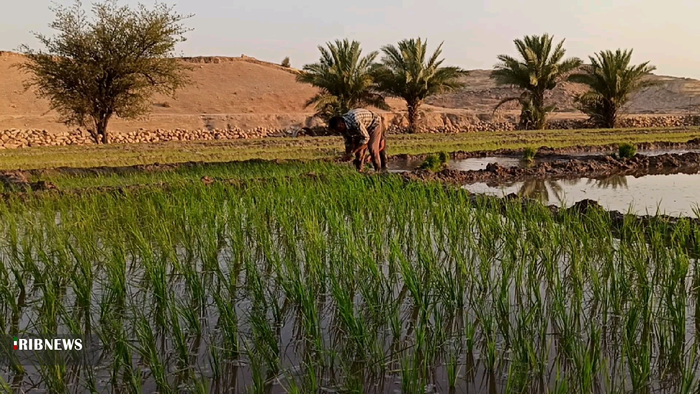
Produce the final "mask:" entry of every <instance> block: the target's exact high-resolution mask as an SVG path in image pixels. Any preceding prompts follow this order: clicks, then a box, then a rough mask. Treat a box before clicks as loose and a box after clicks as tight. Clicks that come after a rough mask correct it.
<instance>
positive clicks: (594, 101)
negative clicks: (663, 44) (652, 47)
mask: <svg viewBox="0 0 700 394" xmlns="http://www.w3.org/2000/svg"><path fill="white" fill-rule="evenodd" d="M589 59H590V61H591V64H590V65H586V66H583V68H582V70H581V71H582V72H579V73H575V74H572V75H570V76H569V81H572V82H578V83H582V84H585V85H588V87H589V88H590V90H589V91H588V92H586V93H584V94H582V95H580V96H577V97H576V103H577V106H578V108H579V109H580V110H581V111H582V112H584V113H585V114H587V115H588V116H589V117H590V119H591V120H592V121H593V123H594V124H595V125H596V126H598V127H607V128H612V127H615V125H616V123H617V119H618V116H619V114H620V112H621V109H622V107H623V106H624V105H625V104H626V103H627V102H628V101H629V98H630V95H631V94H632V93H634V92H635V91H638V90H639V89H642V88H644V87H648V86H651V85H653V84H654V83H653V81H651V80H649V79H648V78H647V77H648V76H649V74H651V72H652V71H654V70H656V67H654V66H651V65H649V62H644V63H642V64H638V65H636V66H633V65H630V60H631V59H632V50H625V51H622V50H620V49H618V50H617V51H615V52H613V51H601V52H600V53H597V54H595V55H594V56H589Z"/></svg>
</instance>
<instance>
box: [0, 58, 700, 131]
mask: <svg viewBox="0 0 700 394" xmlns="http://www.w3.org/2000/svg"><path fill="white" fill-rule="evenodd" d="M22 59H23V57H22V55H20V54H16V53H11V52H0V129H7V128H38V129H47V130H65V127H64V126H62V125H60V124H58V123H57V117H56V114H55V113H53V112H51V111H49V107H48V103H47V102H46V101H45V100H42V99H38V98H37V97H36V96H35V95H34V93H33V92H32V91H31V90H29V91H25V90H24V88H23V82H24V81H25V79H26V75H24V74H23V73H22V72H21V71H20V70H18V69H17V68H16V67H14V66H15V65H16V64H18V63H19V62H21V61H22ZM182 61H184V62H186V63H187V64H188V65H189V66H191V71H189V75H190V78H191V80H192V84H191V85H190V86H187V87H185V88H183V89H182V90H180V91H179V92H178V93H177V95H176V97H175V98H171V97H166V96H155V97H154V98H153V101H152V103H151V104H152V109H153V111H152V114H151V115H150V116H149V117H147V118H145V119H140V120H136V121H121V120H116V121H114V122H113V130H115V131H131V130H135V129H138V128H166V129H174V128H182V129H196V128H209V129H212V128H226V127H233V126H236V127H241V128H244V129H245V128H254V127H287V126H298V125H302V124H303V123H304V122H305V120H306V119H307V118H308V117H309V116H310V115H311V114H312V112H313V108H307V107H305V106H304V104H305V102H306V101H307V100H308V99H309V98H310V97H312V96H313V95H314V94H316V92H317V91H316V89H315V88H313V87H311V86H308V85H305V84H300V83H298V82H296V79H295V77H296V74H297V73H298V71H297V70H294V69H287V68H283V67H281V66H279V65H276V64H272V63H267V62H263V61H259V60H256V59H254V58H251V57H244V56H242V57H235V58H233V57H198V58H183V59H182ZM653 78H654V79H655V80H657V81H658V82H659V85H658V86H655V87H652V88H649V89H646V90H645V91H643V92H640V93H638V94H636V95H635V97H634V98H633V100H632V102H631V103H630V105H629V111H630V112H631V113H639V114H649V113H654V114H685V113H688V112H689V111H690V110H691V108H692V109H693V110H696V109H697V107H698V105H700V98H698V96H700V81H697V80H693V79H689V78H675V77H666V76H654V77H653ZM465 82H466V87H465V88H464V89H462V90H460V91H459V92H455V93H452V94H445V95H441V96H437V97H433V98H431V99H429V100H428V102H427V104H428V105H427V106H426V109H427V110H428V111H432V112H454V113H472V114H475V113H476V114H478V113H491V111H492V109H493V107H494V105H495V104H496V103H498V101H500V100H501V99H502V98H504V97H509V96H513V95H516V94H517V93H518V91H517V90H516V89H513V88H509V87H497V86H495V84H494V83H493V81H491V80H490V79H489V71H488V70H473V71H471V73H470V75H469V76H467V77H466V78H465ZM582 91H584V88H583V87H582V86H580V85H577V84H572V83H562V84H561V85H560V86H559V87H557V89H555V90H554V91H553V92H552V93H551V94H550V99H551V100H552V101H553V102H554V103H555V104H556V105H557V107H558V111H559V112H560V113H559V114H557V116H556V117H558V118H561V117H580V116H581V114H580V113H576V112H575V109H574V106H573V98H574V96H575V95H576V94H578V93H581V92H582ZM390 104H391V105H392V107H393V108H394V109H395V110H398V111H401V110H403V105H402V102H401V101H400V100H393V99H392V100H390ZM504 109H505V110H506V111H508V112H511V113H517V111H514V110H515V109H516V107H515V105H512V106H510V107H506V108H504Z"/></svg>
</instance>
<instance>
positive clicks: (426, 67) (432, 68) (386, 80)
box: [373, 38, 467, 133]
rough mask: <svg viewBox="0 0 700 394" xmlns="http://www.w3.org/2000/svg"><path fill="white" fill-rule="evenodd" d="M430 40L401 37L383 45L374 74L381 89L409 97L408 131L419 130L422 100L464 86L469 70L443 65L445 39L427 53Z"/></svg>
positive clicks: (407, 101) (407, 105)
mask: <svg viewBox="0 0 700 394" xmlns="http://www.w3.org/2000/svg"><path fill="white" fill-rule="evenodd" d="M427 49H428V41H427V40H425V41H422V40H421V39H420V38H418V39H410V40H402V41H399V43H398V45H397V46H394V45H387V46H385V47H383V48H382V51H383V52H384V57H383V58H382V63H381V65H380V66H378V67H377V68H376V69H375V70H374V72H373V74H374V78H375V80H376V81H377V86H378V87H379V90H380V91H381V92H383V93H386V94H387V95H389V96H393V97H400V98H403V99H404V100H405V101H406V109H407V111H408V125H409V132H411V133H414V132H415V131H416V126H417V121H418V111H419V109H420V106H421V104H422V103H423V101H424V100H425V99H426V98H427V97H429V96H432V95H435V94H440V93H445V92H449V91H452V90H455V89H459V88H461V87H463V86H464V83H463V82H462V81H461V80H460V78H461V77H463V76H465V75H467V72H466V71H464V70H462V69H460V68H459V67H441V65H442V63H443V61H444V59H440V55H441V54H442V43H441V44H440V45H439V46H438V47H437V49H436V50H435V52H433V54H432V55H431V56H430V58H428V57H427V55H428V51H427Z"/></svg>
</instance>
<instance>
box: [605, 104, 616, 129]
mask: <svg viewBox="0 0 700 394" xmlns="http://www.w3.org/2000/svg"><path fill="white" fill-rule="evenodd" d="M606 109H607V111H606V114H605V115H606V116H605V118H606V119H605V123H606V124H605V127H607V128H609V129H614V128H615V126H616V124H617V106H616V105H615V103H609V104H608V108H606Z"/></svg>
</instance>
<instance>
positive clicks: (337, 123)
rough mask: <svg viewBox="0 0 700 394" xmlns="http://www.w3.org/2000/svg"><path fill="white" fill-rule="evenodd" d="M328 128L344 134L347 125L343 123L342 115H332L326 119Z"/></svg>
mask: <svg viewBox="0 0 700 394" xmlns="http://www.w3.org/2000/svg"><path fill="white" fill-rule="evenodd" d="M328 129H329V130H331V131H333V132H335V133H337V134H341V135H345V134H346V132H347V130H348V125H347V124H345V119H343V117H342V116H334V117H332V118H331V119H330V120H329V121H328Z"/></svg>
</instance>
